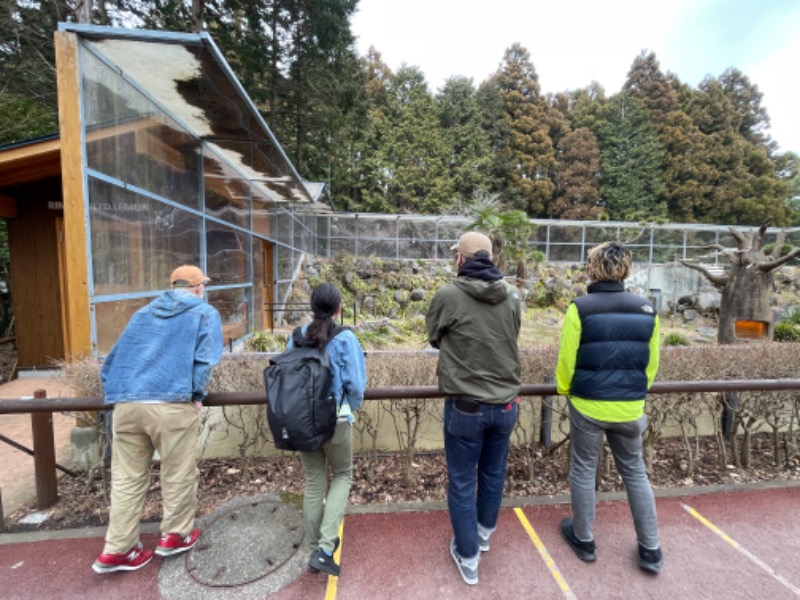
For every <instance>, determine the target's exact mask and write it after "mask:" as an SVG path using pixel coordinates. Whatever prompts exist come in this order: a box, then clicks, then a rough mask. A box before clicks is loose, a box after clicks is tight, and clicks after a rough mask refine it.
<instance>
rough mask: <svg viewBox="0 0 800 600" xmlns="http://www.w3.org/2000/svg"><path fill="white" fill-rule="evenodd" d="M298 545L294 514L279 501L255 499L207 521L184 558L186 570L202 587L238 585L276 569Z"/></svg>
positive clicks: (299, 531) (299, 520)
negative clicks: (196, 540) (200, 534)
mask: <svg viewBox="0 0 800 600" xmlns="http://www.w3.org/2000/svg"><path fill="white" fill-rule="evenodd" d="M302 542H303V521H302V515H301V514H300V511H299V510H298V509H297V508H296V507H295V506H293V505H290V504H284V503H283V502H280V501H271V500H260V501H258V502H252V503H249V504H245V505H243V506H238V507H236V508H233V509H231V510H228V511H226V512H224V513H222V514H221V515H219V516H218V517H216V518H215V519H214V520H213V521H211V523H209V524H208V525H207V526H206V527H205V529H203V535H202V537H201V538H200V541H199V542H198V543H197V545H196V546H195V547H194V548H193V549H192V551H191V552H190V553H189V554H188V556H187V557H186V568H187V569H188V571H189V574H190V575H191V576H192V578H193V579H195V580H196V581H197V582H199V583H202V584H203V585H207V586H216V587H230V586H237V585H244V584H247V583H252V582H253V581H256V580H258V579H261V578H262V577H266V576H267V575H269V574H270V573H272V572H273V571H275V570H276V569H278V568H279V567H281V566H282V565H283V564H285V563H286V562H287V561H288V560H289V559H290V558H291V557H292V556H293V555H294V554H295V553H296V552H297V550H298V548H299V547H300V545H301V544H302Z"/></svg>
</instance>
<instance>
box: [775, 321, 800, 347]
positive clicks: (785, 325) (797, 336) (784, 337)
mask: <svg viewBox="0 0 800 600" xmlns="http://www.w3.org/2000/svg"><path fill="white" fill-rule="evenodd" d="M773 338H774V339H775V341H776V342H800V328H798V326H797V325H796V324H795V323H793V322H791V321H782V322H780V323H778V324H777V325H776V326H775V334H774V336H773Z"/></svg>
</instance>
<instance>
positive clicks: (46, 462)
mask: <svg viewBox="0 0 800 600" xmlns="http://www.w3.org/2000/svg"><path fill="white" fill-rule="evenodd" d="M33 397H34V399H37V400H41V399H44V398H47V392H46V391H45V390H36V391H35V392H33ZM31 430H32V434H33V469H34V477H35V479H36V506H37V507H38V508H39V509H44V508H47V507H48V506H52V505H53V504H55V503H56V501H57V500H58V488H57V486H56V447H55V440H54V436H53V413H51V412H37V413H31Z"/></svg>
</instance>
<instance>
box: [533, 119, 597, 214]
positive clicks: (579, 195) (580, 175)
mask: <svg viewBox="0 0 800 600" xmlns="http://www.w3.org/2000/svg"><path fill="white" fill-rule="evenodd" d="M555 181H556V194H555V197H554V198H553V200H552V201H551V202H550V204H549V205H548V208H547V216H548V217H550V218H551V219H597V218H599V217H600V216H601V214H602V213H603V206H602V205H601V202H600V147H599V146H598V145H597V138H596V137H595V136H594V134H593V133H592V132H591V131H589V129H588V128H586V127H581V128H580V129H576V130H575V131H572V132H570V133H568V134H567V135H565V136H564V137H563V138H562V140H561V143H560V144H559V147H558V157H557V167H556V179H555Z"/></svg>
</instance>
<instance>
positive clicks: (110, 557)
mask: <svg viewBox="0 0 800 600" xmlns="http://www.w3.org/2000/svg"><path fill="white" fill-rule="evenodd" d="M151 560H153V551H152V550H145V549H144V548H143V547H142V544H141V542H140V543H138V544H136V545H135V546H134V547H133V548H131V549H130V550H128V551H127V552H120V553H118V554H106V553H103V554H101V555H100V556H98V557H97V560H96V561H94V564H93V565H92V569H94V571H95V572H96V573H113V572H114V571H136V570H137V569H141V568H142V567H143V566H145V565H146V564H147V563H149V562H150V561H151Z"/></svg>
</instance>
